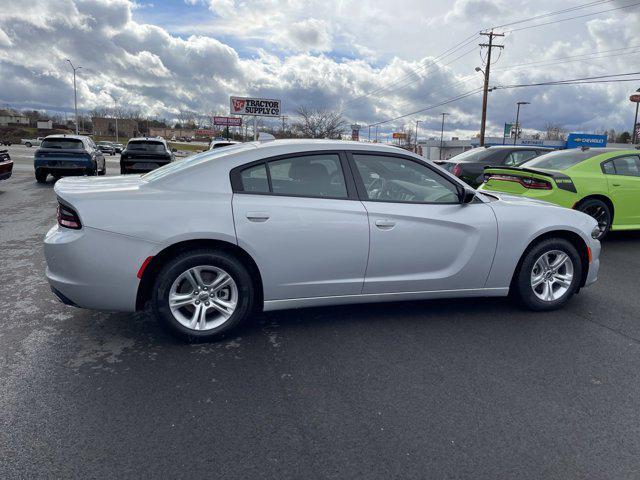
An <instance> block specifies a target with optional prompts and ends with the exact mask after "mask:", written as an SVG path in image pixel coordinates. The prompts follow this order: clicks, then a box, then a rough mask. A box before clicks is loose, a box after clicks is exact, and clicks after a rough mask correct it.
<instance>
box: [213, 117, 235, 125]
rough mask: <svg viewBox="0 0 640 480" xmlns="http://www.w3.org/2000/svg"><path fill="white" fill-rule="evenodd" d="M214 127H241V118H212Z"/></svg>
mask: <svg viewBox="0 0 640 480" xmlns="http://www.w3.org/2000/svg"><path fill="white" fill-rule="evenodd" d="M213 124H214V125H221V126H223V127H239V126H241V125H242V118H239V117H213Z"/></svg>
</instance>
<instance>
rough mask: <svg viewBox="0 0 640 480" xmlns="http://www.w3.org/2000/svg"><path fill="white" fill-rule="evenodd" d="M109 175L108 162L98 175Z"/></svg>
mask: <svg viewBox="0 0 640 480" xmlns="http://www.w3.org/2000/svg"><path fill="white" fill-rule="evenodd" d="M106 174H107V162H104V167H103V168H102V170H100V171H99V172H98V175H106Z"/></svg>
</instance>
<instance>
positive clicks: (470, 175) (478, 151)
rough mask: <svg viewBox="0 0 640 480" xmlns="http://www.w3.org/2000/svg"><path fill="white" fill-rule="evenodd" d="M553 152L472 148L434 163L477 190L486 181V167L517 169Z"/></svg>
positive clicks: (508, 148) (527, 147)
mask: <svg viewBox="0 0 640 480" xmlns="http://www.w3.org/2000/svg"><path fill="white" fill-rule="evenodd" d="M551 151H552V149H551V148H544V147H538V146H526V145H522V146H508V145H496V146H493V147H477V148H472V149H471V150H467V151H466V152H463V153H461V154H459V155H456V156H455V157H452V158H450V159H449V160H446V161H442V160H435V161H434V163H435V164H436V165H440V166H441V167H442V168H444V169H445V170H447V171H449V172H451V173H453V174H454V175H455V176H456V177H458V178H460V179H461V180H463V181H464V182H466V183H468V184H469V185H471V186H472V187H474V188H476V187H477V186H479V185H480V184H481V183H482V182H483V181H484V168H485V167H495V166H505V167H515V166H518V165H520V164H522V163H524V162H526V161H527V160H531V159H532V158H535V157H537V156H538V155H543V154H545V153H549V152H551Z"/></svg>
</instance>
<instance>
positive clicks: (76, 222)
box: [58, 203, 82, 230]
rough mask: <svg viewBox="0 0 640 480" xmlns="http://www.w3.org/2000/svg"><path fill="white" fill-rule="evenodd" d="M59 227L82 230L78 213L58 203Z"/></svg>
mask: <svg viewBox="0 0 640 480" xmlns="http://www.w3.org/2000/svg"><path fill="white" fill-rule="evenodd" d="M58 225H60V226H61V227H65V228H72V229H74V230H79V229H80V228H82V224H81V223H80V217H78V214H77V213H76V211H75V210H74V209H73V208H71V207H68V206H67V205H63V204H61V203H58Z"/></svg>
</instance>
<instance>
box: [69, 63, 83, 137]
mask: <svg viewBox="0 0 640 480" xmlns="http://www.w3.org/2000/svg"><path fill="white" fill-rule="evenodd" d="M67 62H69V65H71V69H72V70H73V108H74V110H75V112H76V135H78V91H77V89H76V71H77V70H80V69H81V68H82V67H81V66H79V65H78V66H77V67H75V66H74V65H73V63H71V60H69V59H68V58H67Z"/></svg>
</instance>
